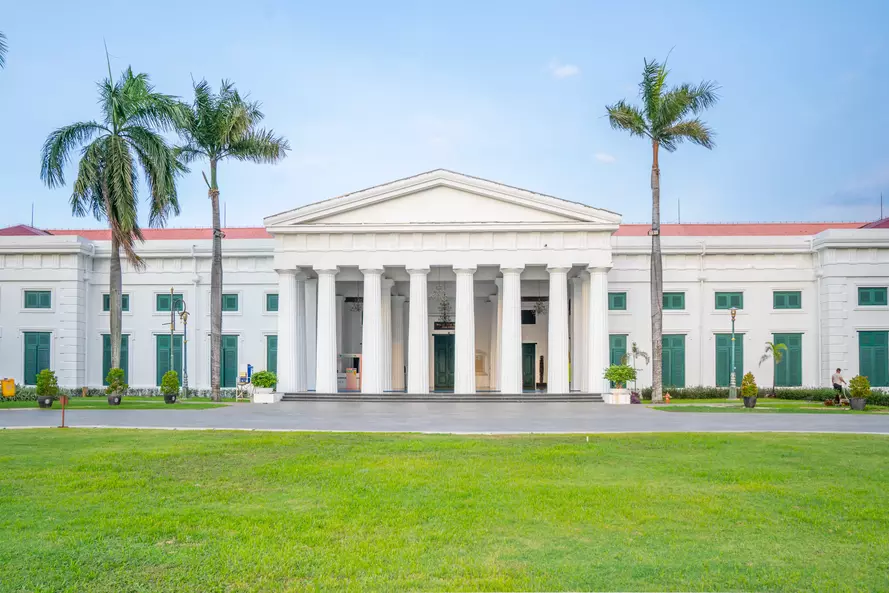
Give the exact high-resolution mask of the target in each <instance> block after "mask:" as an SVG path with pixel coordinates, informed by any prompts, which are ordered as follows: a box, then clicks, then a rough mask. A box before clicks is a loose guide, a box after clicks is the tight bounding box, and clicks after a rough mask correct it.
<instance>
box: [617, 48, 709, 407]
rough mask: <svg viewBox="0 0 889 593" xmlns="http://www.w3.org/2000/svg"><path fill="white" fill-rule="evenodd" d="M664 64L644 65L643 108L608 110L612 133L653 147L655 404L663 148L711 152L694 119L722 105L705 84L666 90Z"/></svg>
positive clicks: (658, 395)
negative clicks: (688, 145) (692, 146)
mask: <svg viewBox="0 0 889 593" xmlns="http://www.w3.org/2000/svg"><path fill="white" fill-rule="evenodd" d="M667 74H668V70H667V67H666V62H665V63H664V64H661V63H659V62H658V61H656V60H652V61H650V62H649V61H648V60H645V69H644V70H643V74H642V82H641V83H639V95H640V97H641V99H642V106H641V107H637V106H635V105H630V104H629V103H627V102H626V101H625V100H621V101H618V102H617V103H615V104H614V105H609V106H607V107H606V110H607V112H608V120H609V122H610V123H611V127H612V128H614V129H616V130H624V131H626V132H629V133H630V135H631V136H641V137H643V138H647V139H649V140H650V141H651V154H652V162H651V340H652V345H651V353H652V358H653V366H652V384H651V400H652V401H653V402H658V401H661V400H662V399H663V384H662V382H663V368H662V366H661V365H662V362H661V360H662V349H663V344H662V343H661V340H662V339H663V295H664V276H663V259H662V257H661V235H660V228H661V202H660V177H661V171H660V165H659V163H658V151H659V150H660V149H661V148H664V150H666V151H668V152H673V151H674V150H676V149H677V148H678V146H679V145H680V144H681V143H682V142H684V141H685V140H688V141H689V142H693V143H694V144H698V145H700V146H703V147H704V148H713V146H714V144H713V132H712V131H711V130H710V128H709V127H708V126H707V124H705V123H704V122H703V121H701V120H700V119H699V118H698V117H696V115H697V114H698V113H700V112H701V111H703V110H705V109H707V108H708V107H710V106H711V105H713V104H714V103H716V101H717V100H718V99H719V96H718V95H717V94H716V91H717V90H718V88H719V87H718V86H717V85H716V84H715V83H713V82H709V81H704V82H701V83H700V84H698V85H697V86H695V85H691V84H687V83H686V84H682V85H680V86H678V87H673V88H670V89H668V88H667V87H666V80H667Z"/></svg>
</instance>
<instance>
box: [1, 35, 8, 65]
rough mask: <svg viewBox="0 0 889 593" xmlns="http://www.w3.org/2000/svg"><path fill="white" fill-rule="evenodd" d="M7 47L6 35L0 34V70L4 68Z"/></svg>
mask: <svg viewBox="0 0 889 593" xmlns="http://www.w3.org/2000/svg"><path fill="white" fill-rule="evenodd" d="M8 50H9V46H8V45H7V44H6V35H4V34H3V33H2V32H0V68H5V67H6V52H7V51H8Z"/></svg>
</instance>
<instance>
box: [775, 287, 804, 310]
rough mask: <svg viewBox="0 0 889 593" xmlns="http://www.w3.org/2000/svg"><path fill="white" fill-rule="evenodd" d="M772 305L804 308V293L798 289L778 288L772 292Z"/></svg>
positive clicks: (783, 307) (781, 307)
mask: <svg viewBox="0 0 889 593" xmlns="http://www.w3.org/2000/svg"><path fill="white" fill-rule="evenodd" d="M772 305H773V307H774V308H775V309H802V306H803V298H802V293H801V292H800V291H798V290H776V291H775V292H773V293H772Z"/></svg>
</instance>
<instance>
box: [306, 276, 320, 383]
mask: <svg viewBox="0 0 889 593" xmlns="http://www.w3.org/2000/svg"><path fill="white" fill-rule="evenodd" d="M305 294H306V389H308V390H314V389H315V373H316V372H317V368H316V364H315V353H316V352H317V347H318V279H317V278H311V279H308V280H306V290H305Z"/></svg>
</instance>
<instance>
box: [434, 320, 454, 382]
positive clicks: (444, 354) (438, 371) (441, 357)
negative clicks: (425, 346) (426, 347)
mask: <svg viewBox="0 0 889 593" xmlns="http://www.w3.org/2000/svg"><path fill="white" fill-rule="evenodd" d="M432 337H433V339H434V348H433V351H434V353H435V364H434V366H433V368H434V369H435V372H434V379H435V381H434V383H435V385H434V387H433V389H435V390H436V391H440V390H441V391H446V390H451V389H454V364H455V362H454V361H455V359H456V357H455V355H454V335H453V334H450V335H447V334H442V335H434V336H432Z"/></svg>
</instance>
